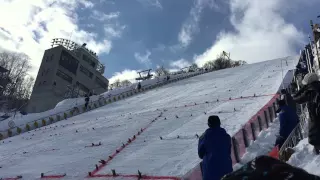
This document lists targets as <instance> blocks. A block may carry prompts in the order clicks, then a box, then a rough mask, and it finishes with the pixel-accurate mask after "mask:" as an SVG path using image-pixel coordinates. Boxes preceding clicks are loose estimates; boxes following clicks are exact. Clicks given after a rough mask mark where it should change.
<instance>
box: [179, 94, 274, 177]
mask: <svg viewBox="0 0 320 180" xmlns="http://www.w3.org/2000/svg"><path fill="white" fill-rule="evenodd" d="M278 98H279V95H278V94H276V95H275V96H274V97H273V98H272V99H271V100H270V101H269V102H268V103H267V104H266V105H265V106H263V107H262V108H261V109H260V110H259V111H258V112H257V113H256V114H255V115H254V116H252V117H251V118H250V119H249V121H248V122H247V123H246V124H245V125H243V127H242V128H241V129H240V130H239V131H238V132H237V133H235V134H234V136H233V137H232V149H231V158H232V164H233V165H235V164H236V163H239V162H240V160H241V157H242V156H243V155H244V154H245V153H246V147H248V146H249V145H250V141H254V140H256V138H257V136H258V135H259V133H260V132H261V131H263V130H264V129H267V128H268V127H269V124H270V123H271V122H272V121H273V120H274V118H276V116H277V115H276V110H277V107H276V101H278ZM182 179H185V180H201V179H202V175H201V169H200V164H198V165H197V166H196V167H194V168H193V169H191V170H190V171H189V172H188V173H186V174H185V175H184V176H183V177H182Z"/></svg>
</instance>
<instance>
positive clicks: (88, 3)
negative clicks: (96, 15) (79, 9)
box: [79, 0, 94, 8]
mask: <svg viewBox="0 0 320 180" xmlns="http://www.w3.org/2000/svg"><path fill="white" fill-rule="evenodd" d="M79 3H80V4H82V5H83V6H84V7H85V8H93V6H94V4H93V3H92V2H91V1H87V0H79Z"/></svg>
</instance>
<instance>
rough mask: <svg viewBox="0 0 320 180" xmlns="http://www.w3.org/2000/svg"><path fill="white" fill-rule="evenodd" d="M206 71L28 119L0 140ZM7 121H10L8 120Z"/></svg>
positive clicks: (182, 75) (183, 75)
mask: <svg viewBox="0 0 320 180" xmlns="http://www.w3.org/2000/svg"><path fill="white" fill-rule="evenodd" d="M208 72H212V71H199V72H191V73H187V74H179V75H176V77H173V78H171V79H170V80H168V81H167V80H162V81H159V82H157V83H156V84H150V85H144V86H142V87H141V89H140V90H136V89H131V90H127V91H124V92H121V93H119V94H115V95H111V96H110V97H103V98H101V99H98V100H96V101H92V102H90V103H89V104H88V108H85V106H84V103H83V104H80V105H77V106H74V107H72V108H69V109H67V110H63V111H61V112H58V113H54V114H50V115H48V116H44V117H41V118H38V119H36V120H33V121H29V122H28V123H26V124H21V125H19V126H14V127H12V128H10V129H7V130H5V131H0V140H2V139H5V138H8V137H11V136H15V135H18V134H21V133H23V132H27V131H31V130H33V129H36V128H39V127H43V126H46V125H49V124H53V123H55V122H58V121H60V120H64V119H67V118H70V117H73V116H76V115H79V114H83V113H85V112H88V111H90V110H93V109H96V108H99V107H102V106H104V105H107V104H110V103H112V102H116V101H119V100H121V99H124V98H127V97H131V96H133V95H136V94H139V93H140V92H144V91H146V90H150V89H153V88H157V87H160V86H163V85H166V84H168V83H172V82H176V81H179V80H183V79H186V78H190V77H194V76H197V75H201V74H204V73H208ZM9 123H10V121H9ZM13 124H14V123H13ZM9 127H10V125H9Z"/></svg>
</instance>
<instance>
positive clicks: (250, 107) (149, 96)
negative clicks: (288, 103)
mask: <svg viewBox="0 0 320 180" xmlns="http://www.w3.org/2000/svg"><path fill="white" fill-rule="evenodd" d="M284 61H287V63H288V66H287V65H285V64H286V63H284ZM296 61H297V57H287V58H282V59H276V60H271V61H265V62H261V63H256V64H251V65H245V66H241V67H237V68H231V69H225V70H220V71H215V72H210V73H206V74H202V75H198V76H194V77H191V78H188V79H184V80H181V81H177V82H175V83H171V84H167V85H165V86H162V87H160V88H157V89H154V90H151V91H145V92H143V93H140V94H138V95H136V96H132V97H129V98H126V99H123V100H121V101H117V102H114V103H112V104H108V105H105V106H102V107H100V108H96V109H94V110H91V111H89V112H86V113H83V114H81V115H78V116H74V117H71V118H68V119H66V120H63V121H59V122H56V123H54V124H51V125H47V126H44V127H41V128H37V129H35V130H32V131H29V132H26V133H22V134H20V135H16V136H14V137H10V138H8V139H4V140H3V141H2V142H1V143H0V166H1V168H0V178H4V179H5V178H11V179H16V177H17V176H20V175H21V176H22V179H40V178H46V179H51V178H58V179H59V178H60V179H137V178H139V177H140V178H142V179H181V178H184V179H199V178H200V176H201V175H200V174H199V173H200V171H199V167H198V164H199V162H200V161H201V160H200V159H199V158H198V154H197V145H198V137H199V136H200V135H201V134H202V133H203V132H204V131H205V130H206V129H207V118H208V116H210V115H213V114H216V115H219V117H220V119H221V121H222V122H221V123H222V126H223V127H224V128H225V129H226V130H227V132H228V133H229V134H230V135H231V136H233V148H232V158H233V163H234V164H236V163H241V157H242V156H243V155H244V154H245V151H246V147H248V146H250V143H251V142H252V141H253V140H255V138H256V137H257V136H258V135H259V132H260V131H262V130H263V129H265V128H268V125H269V123H270V122H272V121H273V119H274V118H275V109H276V107H275V101H276V99H277V98H278V95H276V93H277V91H278V89H279V87H280V86H281V82H282V80H283V76H284V75H286V73H287V72H288V71H289V70H290V69H293V67H294V65H295V62H296ZM281 63H283V64H282V65H283V66H282V69H281ZM272 143H273V142H270V144H272ZM99 161H100V162H99ZM41 175H42V177H41Z"/></svg>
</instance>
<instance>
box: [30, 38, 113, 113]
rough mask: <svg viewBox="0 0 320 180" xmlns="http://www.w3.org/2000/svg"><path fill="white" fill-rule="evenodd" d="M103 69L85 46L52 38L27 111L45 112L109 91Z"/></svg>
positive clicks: (94, 54) (93, 54) (94, 55)
mask: <svg viewBox="0 0 320 180" xmlns="http://www.w3.org/2000/svg"><path fill="white" fill-rule="evenodd" d="M104 70H105V66H104V65H103V64H101V63H100V62H99V59H98V56H97V55H96V53H94V52H93V51H91V50H89V49H87V48H86V44H85V43H84V44H83V45H79V44H77V43H75V42H72V41H70V40H67V39H62V38H56V39H53V40H52V44H51V48H50V49H47V50H46V51H45V52H44V55H43V58H42V62H41V65H40V69H39V72H38V75H37V78H36V81H35V84H34V88H33V91H32V94H31V98H30V102H29V104H28V107H27V112H29V113H37V112H43V111H46V110H49V109H52V108H54V107H55V106H56V104H57V103H58V102H60V101H62V100H63V99H66V98H75V97H79V96H84V95H85V94H87V93H93V94H101V93H103V92H105V91H107V90H108V85H109V81H108V80H107V79H106V78H105V77H104V76H103V73H104Z"/></svg>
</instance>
